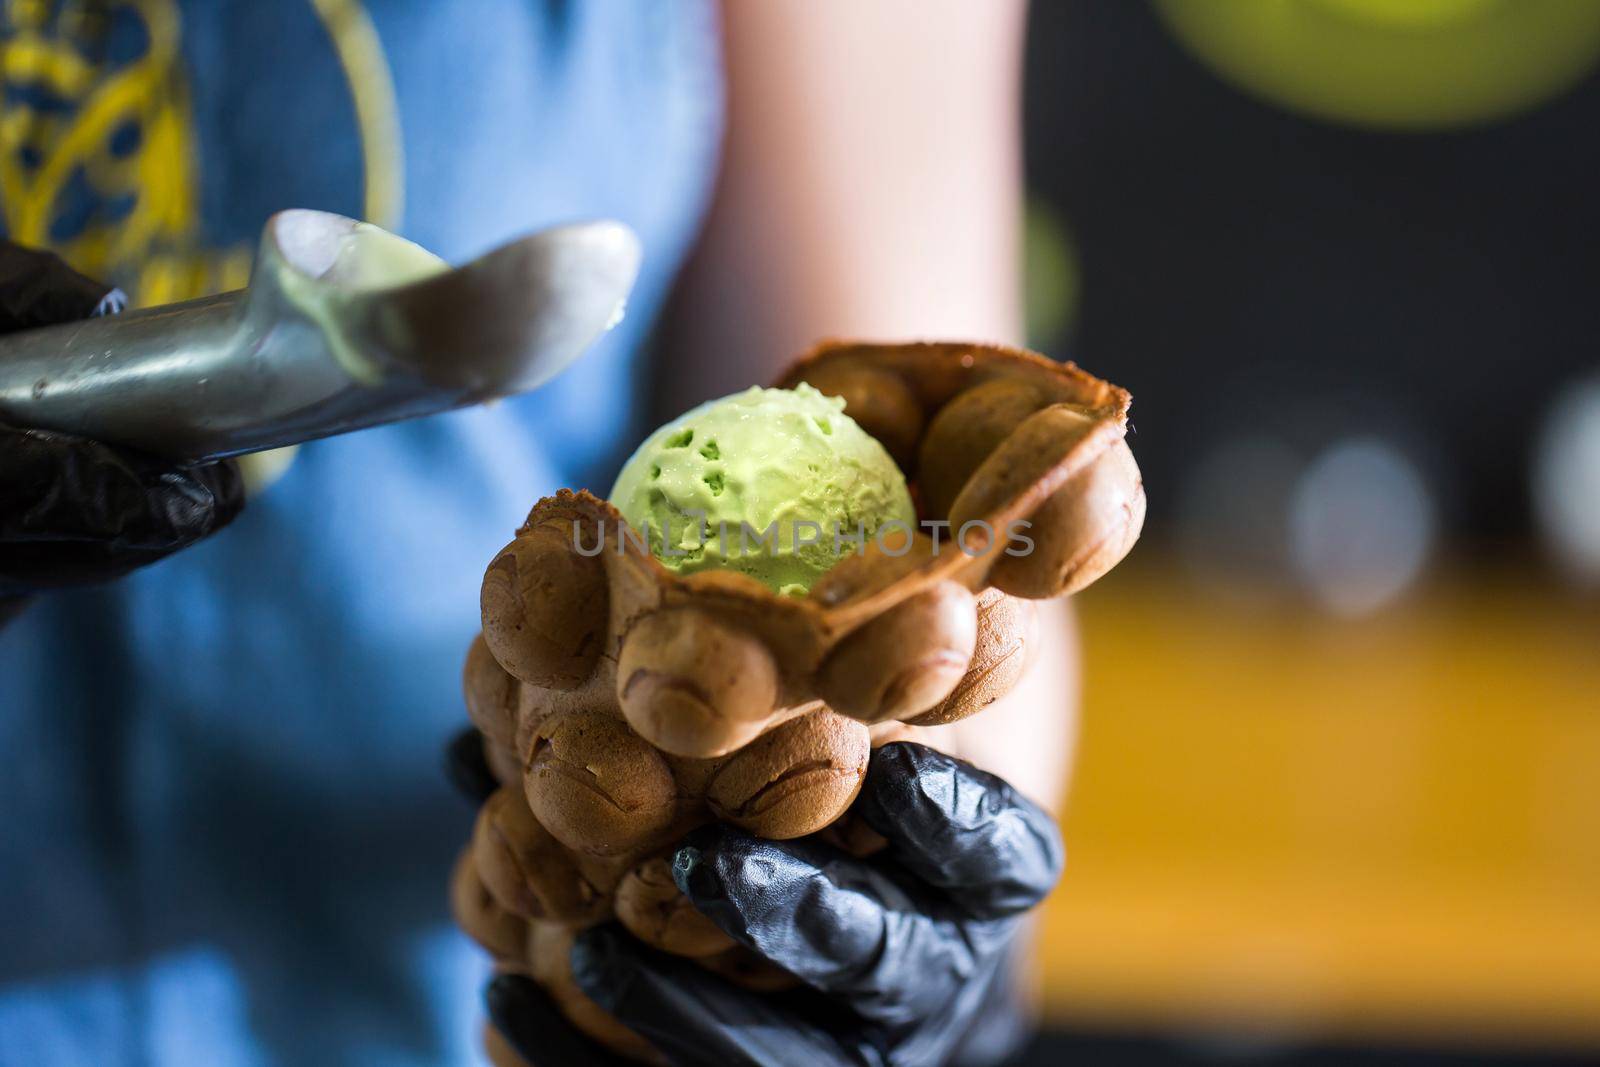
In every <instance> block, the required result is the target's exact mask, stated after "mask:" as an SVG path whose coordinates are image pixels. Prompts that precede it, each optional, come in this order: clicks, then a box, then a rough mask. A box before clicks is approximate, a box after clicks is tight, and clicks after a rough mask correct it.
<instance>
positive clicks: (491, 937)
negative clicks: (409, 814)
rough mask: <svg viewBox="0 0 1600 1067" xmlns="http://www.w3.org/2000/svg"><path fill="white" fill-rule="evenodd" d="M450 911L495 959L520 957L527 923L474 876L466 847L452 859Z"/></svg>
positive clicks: (511, 959) (471, 936)
mask: <svg viewBox="0 0 1600 1067" xmlns="http://www.w3.org/2000/svg"><path fill="white" fill-rule="evenodd" d="M450 914H451V916H452V917H453V918H454V919H455V921H456V925H457V926H459V927H461V929H462V930H465V931H466V933H467V936H468V937H470V938H472V939H473V940H474V941H476V942H477V943H478V944H480V945H482V946H483V947H484V949H485V950H486V951H487V952H488V953H489V955H491V956H493V957H494V958H495V959H496V960H497V961H520V960H521V959H522V956H523V944H524V942H525V940H526V939H527V936H528V924H527V923H526V922H524V921H523V920H522V919H519V918H517V917H516V916H515V915H512V914H511V913H510V912H508V911H506V910H505V909H504V908H502V907H501V906H500V904H499V902H498V901H496V900H495V898H494V896H493V895H492V894H490V892H489V890H488V889H487V888H485V887H484V884H483V880H482V879H481V878H479V877H478V871H477V868H476V867H475V866H474V865H473V862H472V850H471V849H470V848H468V849H466V850H464V851H463V852H462V853H461V856H460V858H458V859H457V860H456V866H455V873H454V874H452V875H451V877H450Z"/></svg>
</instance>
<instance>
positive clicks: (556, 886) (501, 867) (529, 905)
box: [472, 785, 609, 926]
mask: <svg viewBox="0 0 1600 1067" xmlns="http://www.w3.org/2000/svg"><path fill="white" fill-rule="evenodd" d="M472 859H473V863H474V865H475V866H476V868H477V872H478V877H479V878H480V879H482V881H483V885H484V888H486V889H487V890H488V891H489V894H490V895H491V896H493V897H494V899H495V901H496V902H497V903H498V904H499V905H500V906H501V907H502V908H504V909H505V910H506V911H508V912H510V913H511V914H513V915H517V916H520V917H521V918H523V919H542V920H545V921H549V922H556V923H561V924H563V925H568V926H572V925H579V926H583V925H588V924H590V923H594V922H598V921H599V920H601V919H602V918H604V917H605V914H606V910H607V908H608V906H609V904H608V901H607V899H606V894H604V893H603V892H602V891H601V890H600V889H598V888H597V887H596V886H595V885H594V884H592V883H591V882H590V881H589V879H588V878H586V877H585V876H584V874H583V872H582V871H580V870H579V868H578V863H577V860H576V858H575V857H574V855H573V853H572V851H571V850H570V849H568V848H567V847H566V846H564V845H562V844H561V842H559V841H557V840H556V839H555V838H554V837H552V836H551V834H550V832H549V831H548V830H546V829H545V828H544V827H543V826H541V825H540V824H539V821H538V820H537V819H535V818H534V817H533V812H532V811H530V810H529V809H528V803H527V800H526V799H525V798H524V796H523V790H522V788H521V786H520V785H514V786H502V787H501V788H500V789H497V790H496V791H495V792H494V793H493V794H492V795H491V796H490V797H489V799H488V800H487V801H485V802H484V805H483V807H482V808H480V809H479V810H478V820H477V823H476V824H475V825H474V827H473V832H472Z"/></svg>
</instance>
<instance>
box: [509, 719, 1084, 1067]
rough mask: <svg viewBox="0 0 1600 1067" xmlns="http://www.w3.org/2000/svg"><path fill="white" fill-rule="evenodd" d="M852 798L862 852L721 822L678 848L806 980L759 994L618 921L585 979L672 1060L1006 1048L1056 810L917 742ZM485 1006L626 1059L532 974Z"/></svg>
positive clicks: (738, 916) (722, 902)
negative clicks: (872, 845)
mask: <svg viewBox="0 0 1600 1067" xmlns="http://www.w3.org/2000/svg"><path fill="white" fill-rule="evenodd" d="M855 810H856V811H857V812H859V814H860V815H861V816H862V817H863V818H864V819H865V820H866V822H867V823H868V825H870V826H871V827H872V828H873V829H874V830H876V831H878V833H880V834H882V835H883V836H884V837H885V838H887V839H888V841H889V846H888V848H887V849H886V850H885V851H883V852H882V853H880V854H878V855H876V856H874V857H872V858H871V859H868V860H858V859H854V858H851V857H850V856H848V855H846V854H844V853H842V852H840V851H838V850H837V849H834V848H832V847H830V846H827V845H824V844H821V843H820V842H816V841H804V840H802V841H766V840H762V839H760V838H755V837H751V836H750V835H749V834H746V833H743V832H742V831H740V830H737V829H735V828H733V827H731V826H726V825H714V826H708V827H704V828H702V829H701V830H697V831H695V832H694V833H693V834H691V835H690V837H689V839H688V840H687V841H686V842H685V843H684V844H683V846H682V847H680V848H679V849H678V851H677V853H676V854H675V855H674V857H673V873H674V877H675V878H676V880H677V882H678V887H679V888H680V889H681V890H683V891H684V892H685V893H686V894H687V895H688V896H689V898H690V900H692V901H693V902H694V904H695V906H696V907H698V908H699V909H700V910H701V911H703V912H705V913H706V914H707V915H708V916H710V917H711V918H712V919H713V920H714V921H715V922H716V923H717V925H719V926H721V927H722V928H723V929H724V930H726V931H727V932H728V933H729V934H730V935H732V936H733V937H734V938H735V939H736V940H738V941H739V942H741V943H742V944H744V945H746V946H748V947H750V948H751V949H753V950H755V951H756V952H757V953H759V954H760V955H762V956H764V957H765V958H766V959H768V960H770V961H772V962H773V963H776V964H777V965H779V966H780V967H783V968H784V969H786V970H788V971H790V972H791V973H793V974H794V975H796V976H797V977H799V978H800V979H801V981H802V983H804V984H803V986H802V988H800V989H798V990H796V991H794V992H791V993H783V994H757V993H751V992H748V991H746V990H743V989H740V988H738V987H736V986H734V985H731V984H729V983H728V982H725V981H724V980H722V979H721V978H719V977H717V976H715V975H713V974H710V973H709V972H707V971H705V970H703V969H701V968H700V967H698V966H696V965H694V964H693V963H690V962H689V961H687V960H682V959H678V958H676V957H671V956H667V955H665V954H663V953H660V952H656V951H654V950H651V949H649V948H646V947H645V946H643V945H641V944H640V943H638V942H637V941H635V940H634V939H632V938H631V937H629V936H628V935H627V934H626V933H625V932H624V931H623V930H622V929H621V928H620V927H617V926H615V925H608V926H601V927H597V928H595V929H593V930H590V931H587V932H586V933H584V934H583V935H581V936H580V937H579V938H578V941H577V944H576V945H575V946H574V948H573V954H572V963H573V971H574V974H575V977H576V978H577V980H578V983H579V985H580V986H581V987H582V988H583V990H584V992H585V993H587V994H588V995H589V996H590V997H591V998H593V999H594V1000H595V1001H596V1002H598V1003H599V1004H600V1006H601V1007H603V1008H605V1009H606V1010H607V1011H609V1012H611V1013H612V1014H613V1015H615V1016H616V1017H617V1018H618V1019H619V1020H620V1021H621V1022H623V1023H624V1024H626V1025H627V1026H629V1027H631V1028H632V1029H633V1030H635V1031H636V1032H637V1033H639V1034H640V1035H641V1036H643V1037H644V1038H646V1039H647V1040H648V1041H650V1043H651V1044H653V1045H654V1046H655V1047H656V1048H657V1049H659V1050H660V1051H661V1052H662V1053H663V1054H665V1056H666V1057H667V1059H668V1060H669V1061H671V1062H672V1063H676V1064H717V1065H727V1067H734V1065H745V1064H752V1065H753V1064H763V1065H767V1064H807V1065H817V1067H831V1065H842V1064H871V1065H893V1067H910V1065H922V1064H927V1065H934V1064H945V1063H960V1064H978V1063H985V1064H987V1063H994V1062H997V1061H999V1060H1000V1059H1003V1058H1004V1057H1005V1056H1006V1055H1008V1054H1009V1053H1010V1052H1012V1051H1014V1050H1015V1048H1016V1047H1017V1045H1018V1044H1019V1043H1020V1040H1021V1039H1022V1038H1023V1037H1024V1036H1025V1035H1026V1030H1027V1027H1026V1021H1025V1019H1024V1017H1023V1013H1022V1010H1021V1005H1020V1003H1019V998H1018V997H1017V995H1016V991H1015V989H1014V988H1013V986H1012V985H1011V980H1012V977H1013V970H1012V958H1011V948H1012V946H1013V941H1014V939H1015V937H1016V934H1017V930H1018V926H1019V923H1020V922H1021V918H1022V915H1023V913H1024V912H1026V911H1027V910H1028V909H1029V908H1031V907H1033V906H1034V905H1035V904H1037V903H1038V902H1039V901H1040V900H1041V899H1042V898H1043V897H1044V895H1045V894H1046V893H1047V892H1049V890H1050V888H1051V887H1052V886H1053V885H1054V884H1055V882H1056V879H1057V877H1058V876H1059V874H1060V870H1061V862H1062V847H1061V839H1060V836H1059V834H1058V832H1057V830H1056V826H1055V823H1054V822H1053V821H1052V819H1051V818H1050V816H1049V815H1048V814H1046V813H1045V812H1044V811H1042V810H1041V809H1039V808H1038V807H1037V806H1035V805H1034V804H1032V803H1030V802H1029V801H1027V800H1025V799H1023V798H1022V797H1020V796H1018V795H1017V793H1016V792H1015V791H1014V790H1013V789H1012V788H1011V787H1010V786H1009V785H1007V784H1006V783H1005V782H1004V781H1001V780H1000V779H998V778H996V777H994V776H993V775H990V774H986V773H984V772H983V771H979V770H977V769H976V768H974V767H972V766H971V765H970V764H967V763H964V762H962V761H960V760H957V759H953V758H951V757H949V756H946V755H943V754H942V753H939V752H936V751H934V750H932V749H929V748H926V747H924V746H922V745H917V744H911V743H907V742H898V743H894V744H889V745H885V746H883V747H882V748H880V749H878V750H877V751H876V752H874V753H873V756H872V762H871V764H870V766H869V768H868V772H867V779H866V783H865V784H864V786H863V788H862V792H861V796H860V799H859V800H858V801H857V806H856V809H855ZM487 1000H488V1006H489V1013H490V1017H491V1018H492V1019H493V1021H494V1023H495V1025H496V1026H497V1027H498V1028H499V1029H500V1031H501V1033H502V1034H503V1035H504V1036H505V1038H506V1039H507V1042H508V1043H509V1044H510V1045H511V1046H512V1047H513V1048H515V1049H516V1050H517V1051H518V1052H519V1053H520V1054H521V1055H522V1056H523V1058H525V1059H526V1060H528V1061H529V1062H530V1063H533V1064H536V1065H538V1067H565V1065H567V1064H608V1063H613V1064H614V1063H618V1062H620V1061H618V1060H617V1059H616V1057H614V1056H611V1055H610V1054H608V1053H605V1052H604V1051H602V1050H600V1049H599V1048H598V1047H596V1046H594V1045H592V1044H591V1043H590V1042H588V1041H587V1040H586V1039H585V1038H583V1037H582V1036H580V1035H578V1034H576V1033H575V1032H574V1031H573V1030H572V1029H571V1028H570V1027H569V1026H567V1025H566V1024H565V1023H564V1022H563V1021H562V1019H561V1015H560V1013H559V1012H558V1011H557V1010H556V1009H555V1007H554V1006H553V1005H552V1004H551V1002H550V1001H549V999H548V998H547V997H546V996H545V995H544V994H543V992H542V991H540V989H539V988H538V986H537V985H535V984H534V983H533V982H532V981H530V980H528V979H526V978H521V977H516V976H503V977H500V978H497V979H495V981H494V982H493V983H491V985H490V987H489V990H488V994H487Z"/></svg>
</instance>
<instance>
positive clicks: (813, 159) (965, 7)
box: [663, 0, 1077, 805]
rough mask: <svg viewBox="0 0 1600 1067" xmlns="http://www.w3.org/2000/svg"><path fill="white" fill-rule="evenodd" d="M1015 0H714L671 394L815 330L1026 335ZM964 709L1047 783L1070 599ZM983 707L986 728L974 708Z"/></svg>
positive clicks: (760, 370)
mask: <svg viewBox="0 0 1600 1067" xmlns="http://www.w3.org/2000/svg"><path fill="white" fill-rule="evenodd" d="M1024 15H1025V8H1024V5H1023V4H1022V3H1021V2H1020V0H981V2H971V0H966V2H963V0H919V2H916V3H911V2H907V0H874V2H873V3H860V2H858V0H804V2H802V0H759V2H751V0H728V2H727V3H726V4H725V6H724V28H725V39H726V51H727V77H728V96H729V101H728V136H727V144H726V148H725V155H724V163H723V170H722V174H721V179H720V183H719V186H718V191H717V198H716V202H715V205H714V207H713V209H712V212H711V215H710V218H709V220H708V224H707V231H706V234H705V236H704V239H703V242H702V245H701V247H700V250H699V252H698V253H697V255H696V257H695V259H694V261H693V263H692V264H691V267H690V269H689V270H688V272H687V274H686V277H685V279H684V283H683V285H682V287H681V289H680V291H679V294H678V299H677V301H676V308H675V319H674V322H673V325H672V326H671V327H670V329H669V332H668V337H669V339H670V340H669V345H668V348H667V351H666V353H665V356H666V358H667V359H668V360H669V361H670V366H671V370H670V373H668V374H666V375H664V376H663V378H664V385H665V386H666V388H667V390H668V391H669V394H670V395H669V397H668V402H669V403H670V404H671V406H672V409H673V410H682V409H683V408H684V407H687V406H689V405H690V404H692V403H695V402H698V401H700V400H703V399H705V398H707V397H711V396H718V395H722V394H724V393H729V392H732V391H734V390H736V389H741V388H744V387H745V386H747V385H749V384H751V383H752V382H759V381H766V380H769V379H771V378H772V377H773V376H774V375H775V374H776V372H777V371H778V370H779V369H780V368H781V367H783V366H784V365H785V364H786V363H787V362H788V361H789V360H791V359H792V358H793V357H794V356H796V355H798V354H799V353H800V352H801V351H802V350H804V349H805V348H807V347H808V346H810V345H811V344H812V343H814V342H815V341H816V340H818V339H820V338H822V337H826V336H835V337H862V338H876V339H903V338H913V337H944V338H973V339H981V340H998V341H1008V342H1015V341H1019V340H1021V338H1020V334H1021V308H1020V291H1021V288H1020V278H1019V276H1018V275H1019V264H1020V258H1021V257H1020V254H1019V248H1018V242H1019V233H1018V227H1019V223H1020V218H1021V202H1020V201H1021V184H1022V182H1021V143H1020V129H1019V127H1020V118H1021V112H1020V98H1019V94H1020V81H1021V70H1020V66H1021V46H1022V31H1023V23H1024ZM1043 615H1044V618H1043V620H1042V621H1043V623H1044V625H1043V628H1042V634H1041V638H1042V644H1043V646H1044V647H1043V649H1042V654H1041V656H1040V658H1039V665H1038V667H1037V668H1036V669H1035V671H1034V672H1033V674H1032V675H1030V676H1029V678H1027V679H1026V680H1025V681H1024V683H1023V685H1022V686H1021V687H1019V689H1018V690H1017V691H1016V692H1015V693H1014V694H1013V695H1012V696H1011V697H1008V698H1007V699H1006V700H1005V701H1003V702H1001V703H999V704H996V705H995V706H993V707H991V708H988V709H986V710H985V711H984V712H983V715H982V717H981V723H978V724H975V725H974V726H971V727H965V728H964V727H963V726H962V725H961V724H957V725H955V726H951V727H943V728H940V731H939V732H940V733H944V734H946V736H947V737H948V736H950V735H954V736H955V737H956V738H957V740H956V745H957V747H959V748H960V749H961V751H962V752H963V753H964V754H966V755H967V756H968V757H969V758H973V759H975V760H976V761H977V762H979V763H982V764H983V765H984V766H987V767H989V768H990V769H992V770H995V771H996V772H998V773H1000V774H1003V775H1005V776H1006V777H1008V778H1010V779H1011V780H1012V781H1013V782H1014V783H1015V784H1016V785H1017V787H1018V788H1020V789H1022V790H1023V791H1024V792H1026V793H1028V794H1029V795H1031V796H1033V797H1035V798H1036V799H1038V800H1040V801H1041V802H1043V803H1046V804H1050V805H1054V804H1056V803H1058V802H1059V799H1060V796H1061V792H1062V790H1063V788H1064V784H1065V777H1066V770H1067V766H1068V764H1069V762H1070V748H1071V740H1072V730H1073V722H1074V710H1075V706H1076V685H1077V669H1076V664H1077V657H1076V644H1075V636H1074V634H1073V632H1072V620H1071V618H1070V616H1069V615H1068V613H1067V612H1066V611H1065V609H1064V608H1063V607H1062V606H1061V605H1046V606H1045V611H1044V613H1043ZM979 725H981V729H980V728H977V726H979Z"/></svg>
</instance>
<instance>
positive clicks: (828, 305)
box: [674, 0, 1024, 401]
mask: <svg viewBox="0 0 1600 1067" xmlns="http://www.w3.org/2000/svg"><path fill="white" fill-rule="evenodd" d="M724 11H725V14H724V19H725V38H726V50H727V72H728V73H727V76H728V98H729V99H728V136H727V143H726V148H725V154H724V165H723V172H722V176H721V181H720V184H719V187H718V191H717V199H716V203H715V206H714V208H713V210H712V213H711V216H710V219H709V221H708V227H707V231H706V234H705V238H704V241H703V244H702V247H701V250H700V253H699V255H698V256H697V258H696V261H695V263H694V264H693V266H692V268H691V270H690V272H689V275H688V277H687V279H686V282H685V286H684V288H683V290H682V294H681V296H682V302H681V304H680V307H681V310H682V312H683V318H682V322H683V323H684V329H683V330H682V331H681V332H679V333H677V334H676V335H675V340H676V341H677V342H678V344H677V346H676V351H675V353H674V354H675V355H676V356H677V358H679V359H680V360H682V361H683V363H682V364H681V366H682V369H683V370H684V371H685V372H687V373H686V374H685V375H684V378H685V379H687V381H688V382H689V383H690V384H691V387H692V388H693V389H694V391H695V392H697V393H698V394H700V395H696V396H687V395H685V396H679V397H674V399H675V400H678V401H693V400H699V399H704V398H705V396H711V395H719V394H721V393H726V392H729V391H731V390H733V389H736V388H743V387H744V386H746V385H748V384H750V382H751V381H752V380H765V379H767V378H770V377H771V376H772V375H773V373H774V372H775V371H776V370H777V369H778V368H779V367H781V366H783V365H784V364H785V363H786V362H787V361H788V360H789V359H791V358H792V357H794V356H795V355H798V354H799V353H800V351H801V350H802V349H804V348H806V347H808V346H809V345H810V344H812V343H813V342H814V341H816V340H817V339H818V338H819V336H823V335H828V336H855V337H871V338H902V337H972V338H985V339H991V340H996V339H999V340H1016V339H1017V334H1018V332H1019V329H1020V322H1021V318H1020V314H1021V313H1020V308H1019V304H1018V292H1019V288H1018V277H1017V267H1018V258H1019V257H1018V250H1017V249H1018V245H1017V242H1018V233H1017V227H1018V220H1019V218H1020V214H1019V212H1020V203H1019V196H1020V186H1021V158H1020V151H1021V146H1020V140H1019V129H1018V126H1019V121H1020V112H1019V101H1018V92H1019V81H1020V76H1019V64H1020V49H1021V36H1022V23H1023V14H1024V8H1023V5H1022V4H1021V3H1017V2H1014V0H992V2H991V0H983V2H980V3H971V2H962V0H933V2H918V3H909V2H904V0H875V2H873V3H868V4H863V3H859V2H856V0H804V2H802V0H772V2H767V0H761V2H755V3H751V2H745V0H731V2H728V3H727V4H726V5H725V8H724Z"/></svg>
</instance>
